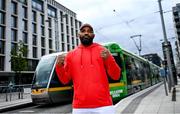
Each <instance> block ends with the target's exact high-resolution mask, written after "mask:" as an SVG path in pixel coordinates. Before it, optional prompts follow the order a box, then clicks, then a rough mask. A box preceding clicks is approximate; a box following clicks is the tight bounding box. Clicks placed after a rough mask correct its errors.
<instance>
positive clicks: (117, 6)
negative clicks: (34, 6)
mask: <svg viewBox="0 0 180 114" xmlns="http://www.w3.org/2000/svg"><path fill="white" fill-rule="evenodd" d="M56 1H57V2H59V3H60V4H62V5H64V6H65V7H67V8H68V9H70V10H72V11H74V12H75V13H76V14H77V19H78V20H80V21H82V23H89V24H91V25H92V26H93V27H94V30H95V35H96V37H95V40H94V41H95V42H98V43H105V42H117V43H119V44H120V46H121V47H123V48H125V49H126V50H129V51H130V52H132V53H135V54H138V49H137V48H136V46H135V43H134V42H133V40H132V39H131V38H130V37H131V36H133V35H142V36H141V43H142V51H141V55H144V54H149V53H158V55H159V56H160V57H163V53H162V45H161V43H162V41H161V40H163V38H164V37H163V32H162V24H161V20H160V14H159V12H158V11H159V6H158V0H56ZM161 3H162V7H163V11H164V12H165V13H164V21H165V27H166V33H167V38H169V41H171V44H172V46H173V51H174V50H175V47H174V41H175V39H172V37H175V32H174V24H173V18H172V7H173V6H175V5H176V4H177V3H180V0H162V2H161ZM139 39H140V37H134V40H135V42H136V44H137V46H139Z"/></svg>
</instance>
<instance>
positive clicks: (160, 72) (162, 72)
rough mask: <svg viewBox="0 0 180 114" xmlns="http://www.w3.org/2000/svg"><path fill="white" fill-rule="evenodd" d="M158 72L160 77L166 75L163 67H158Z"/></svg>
mask: <svg viewBox="0 0 180 114" xmlns="http://www.w3.org/2000/svg"><path fill="white" fill-rule="evenodd" d="M159 74H160V76H161V77H165V76H166V72H165V69H164V68H160V71H159Z"/></svg>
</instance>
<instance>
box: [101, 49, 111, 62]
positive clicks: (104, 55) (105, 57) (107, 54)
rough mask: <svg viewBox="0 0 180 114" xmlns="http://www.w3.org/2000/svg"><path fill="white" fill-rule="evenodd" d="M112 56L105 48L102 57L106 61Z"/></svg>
mask: <svg viewBox="0 0 180 114" xmlns="http://www.w3.org/2000/svg"><path fill="white" fill-rule="evenodd" d="M109 55H110V52H109V50H108V49H106V48H104V50H102V51H101V57H102V58H103V59H104V60H106V59H107V58H108V57H109Z"/></svg>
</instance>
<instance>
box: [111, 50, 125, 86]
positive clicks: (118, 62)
mask: <svg viewBox="0 0 180 114" xmlns="http://www.w3.org/2000/svg"><path fill="white" fill-rule="evenodd" d="M112 55H113V57H114V59H115V61H116V63H117V64H118V66H119V67H120V68H121V69H122V70H121V76H120V80H121V79H122V71H123V67H122V60H121V57H120V55H119V53H112ZM108 80H109V83H113V82H119V80H113V79H111V78H110V76H108Z"/></svg>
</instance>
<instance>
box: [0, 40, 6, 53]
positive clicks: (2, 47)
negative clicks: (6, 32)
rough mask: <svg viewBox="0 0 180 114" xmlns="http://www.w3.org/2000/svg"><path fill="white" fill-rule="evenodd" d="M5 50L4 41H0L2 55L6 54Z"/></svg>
mask: <svg viewBox="0 0 180 114" xmlns="http://www.w3.org/2000/svg"><path fill="white" fill-rule="evenodd" d="M4 48H5V43H4V41H0V54H4Z"/></svg>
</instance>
